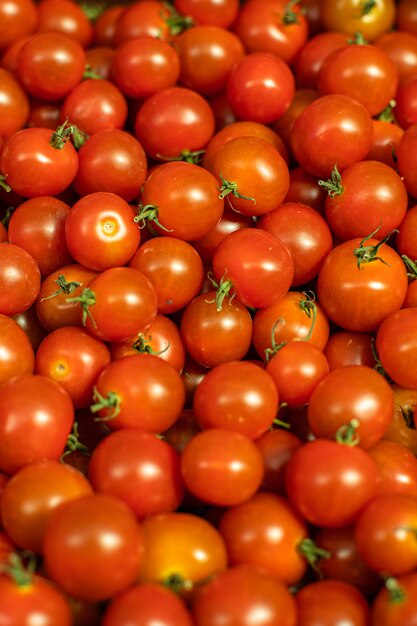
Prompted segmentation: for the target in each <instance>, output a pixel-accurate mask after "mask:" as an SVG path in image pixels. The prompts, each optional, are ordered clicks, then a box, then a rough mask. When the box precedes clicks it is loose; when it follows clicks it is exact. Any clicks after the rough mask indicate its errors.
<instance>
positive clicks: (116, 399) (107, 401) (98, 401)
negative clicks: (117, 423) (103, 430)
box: [90, 387, 121, 422]
mask: <svg viewBox="0 0 417 626" xmlns="http://www.w3.org/2000/svg"><path fill="white" fill-rule="evenodd" d="M93 400H95V402H94V404H92V405H91V406H90V411H91V412H92V413H97V412H98V411H101V410H102V409H109V410H110V413H108V414H107V415H106V416H105V417H96V418H95V421H96V422H108V421H109V420H112V419H114V418H115V417H117V416H118V415H119V413H120V411H121V409H120V402H121V401H120V396H118V395H117V393H115V392H114V391H109V393H108V394H107V396H102V395H101V393H100V392H99V390H98V389H97V387H94V392H93Z"/></svg>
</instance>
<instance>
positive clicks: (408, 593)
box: [371, 572, 417, 626]
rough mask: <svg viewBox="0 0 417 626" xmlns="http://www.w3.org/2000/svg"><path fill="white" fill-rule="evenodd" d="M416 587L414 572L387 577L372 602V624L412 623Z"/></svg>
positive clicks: (416, 581) (415, 606)
mask: <svg viewBox="0 0 417 626" xmlns="http://www.w3.org/2000/svg"><path fill="white" fill-rule="evenodd" d="M416 589H417V575H416V574H415V573H414V572H413V573H411V574H406V575H404V576H399V577H398V578H394V579H393V578H391V579H389V581H388V584H386V585H385V587H383V588H382V589H381V590H380V592H379V593H378V595H377V596H376V597H375V599H374V601H373V603H372V607H371V618H372V621H371V624H372V626H403V624H407V622H408V623H409V624H412V622H413V620H414V619H415V615H416V611H417V603H416V595H415V594H416Z"/></svg>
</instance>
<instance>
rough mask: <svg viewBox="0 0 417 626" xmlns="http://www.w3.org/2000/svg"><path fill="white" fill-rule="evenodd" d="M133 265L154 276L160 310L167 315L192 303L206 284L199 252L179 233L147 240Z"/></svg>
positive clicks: (148, 276)
mask: <svg viewBox="0 0 417 626" xmlns="http://www.w3.org/2000/svg"><path fill="white" fill-rule="evenodd" d="M129 266H130V267H133V268H134V269H136V270H139V271H140V272H142V273H143V274H145V276H147V278H148V279H149V280H150V282H151V283H152V285H153V287H154V289H155V291H156V295H157V296H158V311H159V313H163V314H164V315H169V314H170V313H175V311H179V310H180V309H182V308H183V307H184V306H186V305H187V304H189V303H190V302H191V300H192V299H193V298H194V297H195V296H197V294H198V293H199V292H200V289H201V287H202V284H203V277H204V269H203V263H202V261H201V259H200V257H199V255H198V253H197V252H196V251H195V250H194V249H193V247H192V246H191V245H190V244H189V243H187V242H186V241H183V240H182V239H177V238H176V237H155V238H153V239H150V240H149V241H145V243H143V244H142V245H141V246H140V248H139V249H138V250H137V252H136V253H135V254H134V256H133V257H132V259H131V260H130V263H129Z"/></svg>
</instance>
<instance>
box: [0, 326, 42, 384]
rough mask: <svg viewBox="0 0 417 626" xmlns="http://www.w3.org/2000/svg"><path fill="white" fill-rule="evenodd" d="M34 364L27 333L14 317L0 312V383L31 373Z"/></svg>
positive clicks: (33, 355)
mask: <svg viewBox="0 0 417 626" xmlns="http://www.w3.org/2000/svg"><path fill="white" fill-rule="evenodd" d="M34 365H35V354H34V351H33V348H32V345H31V343H30V341H29V338H28V336H27V334H26V333H25V331H24V330H23V329H22V328H20V326H19V324H18V323H17V322H16V321H15V320H14V319H12V318H10V317H9V316H8V315H3V314H0V383H4V382H6V381H7V380H9V379H10V378H14V377H15V376H22V375H24V374H33V370H34Z"/></svg>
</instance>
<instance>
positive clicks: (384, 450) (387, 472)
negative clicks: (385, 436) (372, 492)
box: [368, 441, 417, 497]
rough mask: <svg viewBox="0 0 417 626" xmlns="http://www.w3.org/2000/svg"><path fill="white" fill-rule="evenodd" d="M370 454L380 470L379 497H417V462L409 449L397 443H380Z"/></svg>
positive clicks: (371, 449) (370, 450)
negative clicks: (390, 495) (398, 495)
mask: <svg viewBox="0 0 417 626" xmlns="http://www.w3.org/2000/svg"><path fill="white" fill-rule="evenodd" d="M368 453H369V454H370V456H371V457H372V458H373V460H374V461H375V464H376V466H377V469H378V486H377V487H378V488H377V495H378V496H382V495H389V494H394V493H400V494H404V495H409V496H413V497H416V496H417V460H416V458H415V456H414V454H413V453H412V452H411V450H409V448H407V447H406V446H405V445H402V444H400V443H397V442H395V441H378V443H377V444H375V446H373V447H372V448H370V449H369V451H368Z"/></svg>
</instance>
